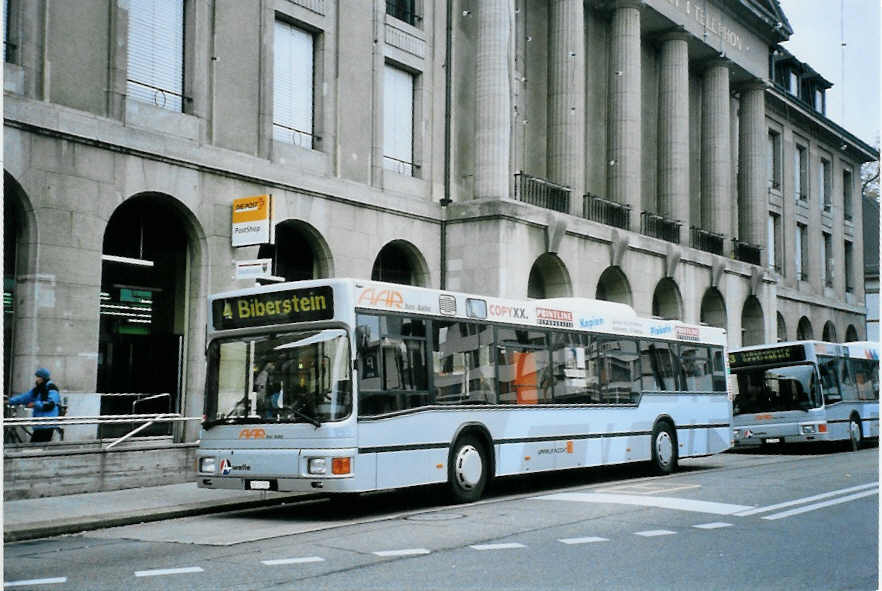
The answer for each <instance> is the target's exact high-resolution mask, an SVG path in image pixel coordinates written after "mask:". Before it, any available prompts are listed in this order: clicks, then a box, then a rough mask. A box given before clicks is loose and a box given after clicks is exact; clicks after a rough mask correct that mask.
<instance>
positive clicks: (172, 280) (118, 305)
mask: <svg viewBox="0 0 882 591" xmlns="http://www.w3.org/2000/svg"><path fill="white" fill-rule="evenodd" d="M184 211H185V210H184V209H183V207H182V205H181V204H180V202H178V201H177V200H175V199H174V198H172V197H169V196H168V195H163V194H155V193H150V194H141V195H137V196H135V197H132V198H130V199H128V200H127V201H125V202H124V203H123V204H122V205H120V206H119V207H118V208H117V209H116V211H114V212H113V214H112V215H111V217H110V220H109V221H108V223H107V228H106V229H105V232H104V243H103V248H102V254H101V295H100V298H101V299H100V321H99V327H100V328H99V337H98V372H97V389H98V392H100V393H117V394H119V393H125V394H126V395H125V396H103V397H102V400H101V414H102V415H109V414H142V413H153V412H181V411H182V408H181V402H182V400H181V392H182V386H183V380H184V359H185V358H186V356H185V342H186V337H187V334H188V326H187V324H188V318H189V313H190V294H189V290H190V289H191V282H190V264H191V239H190V237H189V235H188V227H187V224H186V222H185V219H184V215H183V212H184ZM130 428H131V427H130V426H128V425H125V424H123V425H114V424H105V425H101V426H100V429H99V437H113V436H118V435H120V434H122V433H125V432H127V431H128V430H130ZM170 429H171V426H170V425H169V424H159V425H155V426H153V427H151V428H149V429H146V430H144V431H141V434H143V435H160V434H169V433H170Z"/></svg>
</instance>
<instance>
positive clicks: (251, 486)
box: [248, 480, 276, 490]
mask: <svg viewBox="0 0 882 591" xmlns="http://www.w3.org/2000/svg"><path fill="white" fill-rule="evenodd" d="M273 484H274V483H273V482H272V481H271V480H249V481H248V490H275V489H276V487H275V486H273Z"/></svg>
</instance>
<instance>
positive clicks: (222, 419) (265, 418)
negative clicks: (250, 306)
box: [205, 329, 352, 427]
mask: <svg viewBox="0 0 882 591" xmlns="http://www.w3.org/2000/svg"><path fill="white" fill-rule="evenodd" d="M349 359H350V355H349V339H348V337H347V335H346V331H344V330H341V329H327V330H319V331H315V330H313V331H304V332H291V333H284V334H273V335H263V336H257V337H255V336H248V337H241V338H236V339H224V340H216V341H212V343H211V345H210V346H209V350H208V377H207V383H206V388H205V404H206V409H205V410H206V412H205V416H206V424H205V426H206V427H210V426H211V425H214V424H217V423H266V422H273V423H296V422H306V423H310V424H312V425H315V426H316V427H318V426H319V425H320V424H321V423H322V422H326V421H340V420H342V419H345V418H346V417H348V416H349V415H350V413H351V412H352V382H351V375H350V365H351V364H350V361H349Z"/></svg>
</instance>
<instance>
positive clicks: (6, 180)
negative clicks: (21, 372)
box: [3, 171, 34, 392]
mask: <svg viewBox="0 0 882 591" xmlns="http://www.w3.org/2000/svg"><path fill="white" fill-rule="evenodd" d="M29 212H30V201H29V200H28V198H27V195H26V194H25V192H24V189H23V188H22V186H21V185H20V184H19V183H18V182H17V181H16V180H15V179H14V178H13V177H12V175H10V174H9V173H7V172H6V171H4V172H3V378H4V380H3V386H4V387H5V388H6V389H5V390H4V391H5V392H13V391H14V389H15V388H14V385H13V383H14V382H13V379H14V372H13V369H14V367H13V359H14V356H15V344H16V343H15V334H16V328H17V323H16V312H17V310H16V304H15V303H16V288H17V281H18V276H19V275H21V274H22V273H27V272H28V271H27V268H28V262H27V260H28V249H27V244H28V243H29V242H32V241H33V238H32V237H31V236H30V234H31V231H32V229H33V223H32V221H31V217H30V215H29ZM19 314H20V311H19ZM27 371H28V380H27V383H30V382H31V380H30V372H33V371H34V370H33V368H32V367H29V368H28V369H27ZM31 385H32V384H31Z"/></svg>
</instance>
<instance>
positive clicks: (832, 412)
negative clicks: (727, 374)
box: [729, 341, 879, 449]
mask: <svg viewBox="0 0 882 591" xmlns="http://www.w3.org/2000/svg"><path fill="white" fill-rule="evenodd" d="M729 367H730V369H731V371H732V375H733V378H734V379H733V383H735V382H737V388H736V387H734V386H733V390H735V392H734V396H735V397H734V403H733V414H734V417H733V421H732V423H733V437H734V440H735V446H736V447H748V446H754V445H761V444H768V443H797V442H810V441H850V442H851V446H852V449H858V448H859V447H860V446H861V444H862V442H863V440H864V439H866V438H869V437H879V344H878V343H870V342H860V343H844V344H834V343H824V342H819V341H799V342H791V343H778V344H776V345H761V346H756V347H745V348H743V349H735V350H733V351H731V352H730V353H729Z"/></svg>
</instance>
